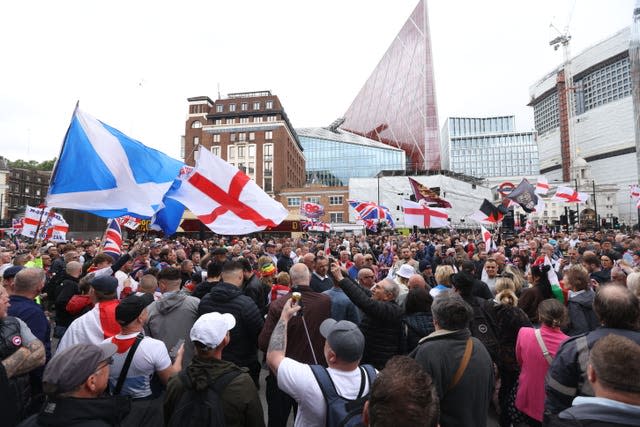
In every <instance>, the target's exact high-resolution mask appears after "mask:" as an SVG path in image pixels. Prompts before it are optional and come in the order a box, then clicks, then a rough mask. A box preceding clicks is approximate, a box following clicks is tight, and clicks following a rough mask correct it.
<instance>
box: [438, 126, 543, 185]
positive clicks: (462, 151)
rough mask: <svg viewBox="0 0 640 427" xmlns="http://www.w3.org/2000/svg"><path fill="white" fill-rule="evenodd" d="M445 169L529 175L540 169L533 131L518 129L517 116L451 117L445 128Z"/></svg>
mask: <svg viewBox="0 0 640 427" xmlns="http://www.w3.org/2000/svg"><path fill="white" fill-rule="evenodd" d="M442 142H443V147H442V159H443V166H444V168H445V169H450V170H452V171H454V172H459V173H464V174H466V175H471V176H475V177H478V178H487V177H494V176H530V175H537V174H538V173H539V170H540V166H539V160H538V146H537V145H536V141H535V133H534V132H517V131H516V130H515V118H514V116H503V117H482V118H470V117H449V118H448V119H447V120H446V122H445V124H444V127H443V130H442Z"/></svg>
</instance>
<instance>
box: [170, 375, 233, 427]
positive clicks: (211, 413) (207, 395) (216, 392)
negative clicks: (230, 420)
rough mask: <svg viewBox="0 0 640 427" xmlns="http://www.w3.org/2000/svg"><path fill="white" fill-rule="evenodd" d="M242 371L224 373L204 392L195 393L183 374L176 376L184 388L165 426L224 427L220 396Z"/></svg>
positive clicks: (187, 378) (186, 376)
mask: <svg viewBox="0 0 640 427" xmlns="http://www.w3.org/2000/svg"><path fill="white" fill-rule="evenodd" d="M241 373H242V371H240V370H233V371H229V372H225V373H224V374H222V375H220V376H219V377H218V378H216V380H215V381H213V382H212V383H211V384H209V387H208V388H207V390H206V392H204V391H201V392H197V391H196V390H194V389H193V383H192V382H191V379H190V378H189V376H188V375H187V374H186V373H185V372H184V371H182V372H180V373H179V374H178V380H179V381H182V384H183V385H184V387H185V390H184V393H182V397H180V400H179V401H178V404H177V405H176V407H175V409H174V411H173V414H171V418H170V419H169V422H168V424H167V426H169V427H178V426H180V427H189V426H193V427H206V426H210V427H224V425H225V422H224V412H223V411H222V399H221V397H220V396H221V394H222V392H223V391H224V389H225V388H226V387H227V385H229V383H230V382H231V381H233V379H234V378H235V377H237V376H238V375H240V374H241Z"/></svg>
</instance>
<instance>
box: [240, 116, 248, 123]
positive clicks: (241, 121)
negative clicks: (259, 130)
mask: <svg viewBox="0 0 640 427" xmlns="http://www.w3.org/2000/svg"><path fill="white" fill-rule="evenodd" d="M240 123H242V124H245V123H249V117H240Z"/></svg>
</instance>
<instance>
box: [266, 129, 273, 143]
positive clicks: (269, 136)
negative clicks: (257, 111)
mask: <svg viewBox="0 0 640 427" xmlns="http://www.w3.org/2000/svg"><path fill="white" fill-rule="evenodd" d="M264 139H266V140H267V141H270V140H272V139H273V131H270V130H268V131H265V133H264Z"/></svg>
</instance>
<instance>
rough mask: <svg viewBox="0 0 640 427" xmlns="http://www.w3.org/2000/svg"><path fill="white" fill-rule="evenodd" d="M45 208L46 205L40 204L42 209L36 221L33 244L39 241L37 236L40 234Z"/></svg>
mask: <svg viewBox="0 0 640 427" xmlns="http://www.w3.org/2000/svg"><path fill="white" fill-rule="evenodd" d="M46 207H47V205H46V204H44V203H43V204H42V208H41V211H40V219H38V226H37V227H36V235H35V238H34V239H35V243H37V242H38V241H39V239H38V235H39V234H40V226H41V225H42V216H43V215H44V210H45V208H46Z"/></svg>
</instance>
